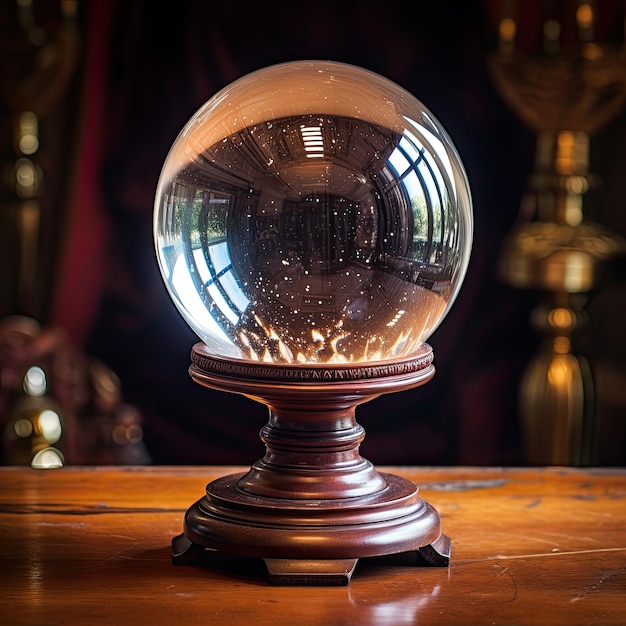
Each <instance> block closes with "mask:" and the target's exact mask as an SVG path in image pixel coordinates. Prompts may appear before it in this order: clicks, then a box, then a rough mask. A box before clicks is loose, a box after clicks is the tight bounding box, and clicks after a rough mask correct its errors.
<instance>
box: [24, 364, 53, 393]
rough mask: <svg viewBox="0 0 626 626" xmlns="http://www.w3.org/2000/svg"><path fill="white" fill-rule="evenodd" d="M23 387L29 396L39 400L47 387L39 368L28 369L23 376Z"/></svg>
mask: <svg viewBox="0 0 626 626" xmlns="http://www.w3.org/2000/svg"><path fill="white" fill-rule="evenodd" d="M23 387H24V391H25V392H26V393H27V394H28V395H29V396H32V397H33V398H40V397H41V396H43V395H44V394H45V393H46V389H47V387H48V383H47V380H46V373H45V372H44V371H43V370H42V369H41V367H37V366H33V367H30V368H29V369H28V371H27V372H26V376H24V382H23Z"/></svg>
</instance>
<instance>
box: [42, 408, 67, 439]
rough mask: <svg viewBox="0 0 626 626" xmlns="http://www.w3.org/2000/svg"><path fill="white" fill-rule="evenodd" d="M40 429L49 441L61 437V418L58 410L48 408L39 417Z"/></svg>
mask: <svg viewBox="0 0 626 626" xmlns="http://www.w3.org/2000/svg"><path fill="white" fill-rule="evenodd" d="M37 425H38V426H39V431H40V432H41V434H42V436H43V437H44V439H45V440H46V441H47V442H48V443H55V442H57V441H58V440H59V439H60V438H61V432H62V430H63V429H62V427H61V418H60V417H59V414H58V413H57V412H56V411H52V410H51V409H46V410H45V411H42V412H41V413H40V414H39V417H38V419H37Z"/></svg>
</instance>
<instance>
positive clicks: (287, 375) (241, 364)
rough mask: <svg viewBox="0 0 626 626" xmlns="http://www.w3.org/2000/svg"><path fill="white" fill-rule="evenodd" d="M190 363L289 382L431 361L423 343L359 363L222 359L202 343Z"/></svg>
mask: <svg viewBox="0 0 626 626" xmlns="http://www.w3.org/2000/svg"><path fill="white" fill-rule="evenodd" d="M191 360H192V362H193V366H192V368H193V367H195V368H196V369H197V370H199V371H200V372H206V373H210V374H215V375H218V376H221V377H228V378H235V379H238V380H242V379H245V380H257V381H258V380H273V381H290V382H311V383H320V382H350V381H358V380H372V379H380V378H392V377H397V376H405V375H410V374H413V373H416V372H419V371H421V370H425V369H427V368H428V367H430V366H431V365H432V363H433V350H432V348H431V347H430V346H429V345H428V344H424V345H423V346H422V349H421V350H420V352H419V353H418V354H416V355H415V356H413V357H410V358H405V359H399V360H397V361H389V362H376V363H359V364H354V363H350V364H343V363H337V364H332V365H329V364H326V363H324V364H319V365H317V364H307V365H294V364H276V363H262V362H250V361H238V360H226V359H223V358H220V357H216V356H214V355H212V354H210V353H209V352H208V350H207V348H206V346H205V345H204V344H203V343H197V344H196V345H195V346H194V347H193V348H192V351H191Z"/></svg>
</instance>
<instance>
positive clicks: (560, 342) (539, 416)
mask: <svg viewBox="0 0 626 626" xmlns="http://www.w3.org/2000/svg"><path fill="white" fill-rule="evenodd" d="M606 7H607V5H606V4H605V5H604V8H605V9H606ZM532 8H533V7H532V5H531V9H532ZM527 9H528V5H524V3H517V2H515V1H513V0H508V1H507V0H505V1H503V2H502V3H501V10H502V12H501V15H500V19H499V22H498V25H497V29H498V35H499V46H498V49H497V51H496V52H494V53H493V54H492V55H491V56H490V58H489V67H490V70H491V75H492V77H493V80H494V82H495V84H496V86H497V88H498V90H499V91H500V93H501V95H502V97H503V99H504V100H505V101H506V102H507V104H508V105H509V106H510V107H511V109H512V110H513V111H514V112H515V113H516V114H517V115H518V116H519V118H520V119H521V120H522V121H523V123H524V124H526V126H528V128H529V129H530V130H531V131H533V132H534V133H535V134H536V135H537V147H536V153H535V163H534V170H533V172H532V173H531V175H530V177H529V181H528V186H527V190H526V192H525V194H524V198H523V201H522V212H521V214H520V219H519V220H518V222H517V223H516V224H515V225H514V227H513V229H512V230H511V232H510V233H509V234H508V235H507V237H506V240H505V242H504V245H503V249H502V255H501V259H500V262H501V274H502V276H503V279H504V280H506V281H507V282H508V283H510V284H511V285H513V286H515V287H518V288H521V289H533V290H536V291H538V292H539V296H538V300H539V302H538V304H537V306H536V308H535V309H534V311H533V313H532V315H531V320H532V323H533V326H534V327H535V328H536V329H537V330H538V331H539V332H540V333H541V334H542V335H543V336H545V339H544V341H542V343H541V346H540V347H539V350H538V352H537V354H536V355H535V356H534V357H533V359H532V360H531V361H530V363H529V365H528V367H527V369H526V371H525V373H524V375H523V376H522V380H521V384H520V418H521V425H522V436H523V443H524V454H525V458H526V460H527V461H528V462H529V463H531V464H533V465H546V464H556V465H595V464H597V463H598V462H600V461H601V460H605V461H606V460H607V459H608V458H610V456H609V455H612V456H613V458H614V461H615V462H617V463H619V462H620V456H619V455H620V453H621V450H619V448H618V449H617V450H611V449H610V446H612V445H614V442H616V441H617V442H619V441H621V442H624V441H625V437H624V434H625V432H626V424H625V419H624V414H626V403H624V402H623V400H622V402H621V403H619V404H621V406H619V412H618V414H617V416H616V419H613V418H612V416H611V414H610V409H611V406H610V405H611V402H612V400H614V398H611V397H610V396H609V397H606V396H605V394H604V392H605V390H606V388H605V386H604V385H603V383H604V381H605V380H606V378H607V377H611V376H612V377H613V378H614V379H615V378H617V377H622V379H623V380H625V381H626V372H625V371H624V369H623V367H620V365H619V364H618V363H612V364H609V363H608V362H606V361H605V360H602V359H596V358H595V355H594V356H592V357H591V359H590V356H588V355H587V354H585V352H590V353H593V351H594V350H595V346H594V345H593V344H594V343H595V340H594V338H593V337H589V338H588V339H589V342H590V344H591V345H589V346H588V347H587V348H586V349H585V348H584V347H583V346H581V334H582V333H584V332H585V331H586V326H587V308H586V305H587V302H588V300H589V299H590V298H593V297H594V296H595V295H596V294H598V293H600V292H601V291H602V290H603V289H604V288H606V287H607V286H609V285H610V283H611V282H612V281H613V280H614V279H615V275H616V271H615V270H616V267H620V265H619V263H620V262H621V267H622V269H623V267H624V264H623V260H624V258H626V239H624V237H623V236H622V235H621V234H619V233H617V232H614V231H612V230H610V229H609V228H607V227H605V226H603V225H601V224H598V223H596V222H594V221H591V220H589V219H587V218H586V213H587V211H586V210H585V209H586V201H585V195H586V194H587V192H588V191H590V190H591V189H593V188H594V187H598V186H599V185H600V184H601V180H600V178H599V177H598V176H597V175H596V174H594V173H592V172H590V170H589V144H590V141H591V138H592V137H593V136H594V135H595V134H596V133H597V132H598V131H599V130H600V129H601V128H602V127H603V126H605V125H606V124H607V123H608V122H609V121H611V120H612V119H613V118H615V117H616V116H617V115H618V114H619V113H620V112H621V111H622V109H623V108H624V103H625V101H626V54H625V43H624V38H623V33H622V32H621V31H622V30H623V15H620V13H619V12H615V13H614V14H611V13H609V15H602V13H601V11H602V3H599V6H598V7H596V3H595V2H591V1H588V0H578V1H577V2H571V3H555V2H549V3H545V4H544V6H543V7H542V9H543V10H542V11H541V13H540V15H538V16H537V18H536V19H535V20H530V21H529V20H524V17H525V16H524V12H525V11H526V10H527ZM599 16H600V17H601V18H603V19H604V23H602V22H601V21H600V20H599ZM607 17H612V18H614V22H611V21H607ZM620 18H621V19H620ZM620 22H622V24H621V28H619V29H618V30H617V32H615V26H617V25H619V24H620ZM520 23H521V24H522V27H524V28H529V27H534V29H535V31H537V30H538V31H539V36H538V37H537V40H538V41H537V42H536V43H535V44H534V45H530V46H528V45H527V46H526V47H524V43H525V42H524V34H523V33H518V25H519V24H520ZM533 35H534V33H533V34H532V35H531V36H533ZM603 37H608V38H609V40H608V41H607V42H605V41H603ZM611 37H612V38H614V40H613V41H611V39H610V38H611ZM518 39H521V40H522V42H523V43H522V45H521V47H520V45H519V44H518ZM526 41H527V40H526ZM622 311H623V309H622ZM607 370H609V371H607ZM607 427H608V428H607ZM605 431H606V432H605ZM607 435H609V438H608V439H607Z"/></svg>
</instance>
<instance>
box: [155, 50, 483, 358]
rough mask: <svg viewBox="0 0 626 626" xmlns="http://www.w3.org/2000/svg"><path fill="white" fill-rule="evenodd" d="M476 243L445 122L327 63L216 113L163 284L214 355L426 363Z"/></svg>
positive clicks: (385, 87)
mask: <svg viewBox="0 0 626 626" xmlns="http://www.w3.org/2000/svg"><path fill="white" fill-rule="evenodd" d="M472 228H473V227H472V205H471V196H470V191H469V185H468V182H467V177H466V174H465V170H464V168H463V164H462V163H461V160H460V158H459V156H458V154H457V151H456V149H455V147H454V145H453V144H452V141H451V139H450V137H449V136H448V134H447V133H446V131H445V130H444V129H443V127H442V125H441V124H440V123H439V122H438V121H437V119H436V118H435V117H434V116H433V114H432V113H431V112H430V111H429V110H428V109H427V108H426V107H425V106H424V105H423V104H422V103H421V102H420V101H419V100H417V99H416V98H415V97H414V96H412V95H411V94H410V93H408V92H407V91H405V90H404V89H403V88H401V87H400V86H398V85H397V84H395V83H393V82H392V81H390V80H388V79H386V78H384V77H382V76H380V75H378V74H375V73H372V72H370V71H368V70H365V69H362V68H359V67H355V66H352V65H347V64H344V63H336V62H327V61H302V62H290V63H283V64H280V65H274V66H271V67H268V68H265V69H261V70H258V71H256V72H253V73H252V74H249V75H247V76H244V77H243V78H240V79H239V80H237V81H235V82H234V83H232V84H231V85H229V86H227V87H225V88H224V89H222V90H221V91H220V92H219V93H217V94H216V95H215V96H213V97H212V98H211V99H210V100H208V101H207V102H206V103H205V104H204V105H203V106H202V107H201V108H200V109H199V110H198V111H197V112H196V114H195V115H194V116H193V117H192V118H191V119H190V120H189V122H188V123H187V124H186V125H185V127H184V128H183V129H182V131H181V132H180V134H179V135H178V137H177V138H176V140H175V142H174V144H173V145H172V148H171V150H170V152H169V154H168V156H167V159H166V160H165V163H164V165H163V169H162V171H161V176H160V179H159V183H158V188H157V193H156V198H155V206H154V238H155V245H156V252H157V258H158V263H159V267H160V270H161V273H162V275H163V279H164V281H165V284H166V286H167V289H168V291H169V294H170V296H171V297H172V299H173V301H174V303H175V304H176V306H177V308H178V309H179V311H180V313H181V315H182V316H183V318H184V319H185V320H186V321H187V323H188V324H189V325H190V326H191V328H192V329H193V330H194V331H195V332H196V334H197V335H198V336H199V337H200V339H201V340H202V341H203V342H204V343H205V344H206V347H207V349H208V351H209V352H210V353H211V354H213V355H215V356H216V357H223V358H225V359H240V360H244V361H262V362H269V363H281V364H298V363H300V364H306V365H309V364H317V363H323V364H326V363H371V362H377V361H390V360H398V359H402V358H408V357H411V356H412V355H414V354H416V353H417V352H418V351H419V349H420V347H421V346H422V344H423V343H424V342H425V341H426V340H427V339H428V338H429V336H430V335H431V334H432V332H433V331H434V330H435V328H436V327H437V326H438V324H439V323H440V322H441V320H442V318H443V317H444V316H445V314H446V312H447V311H448V309H449V308H450V306H451V304H452V302H453V301H454V299H455V297H456V295H457V293H458V291H459V288H460V286H461V283H462V280H463V277H464V274H465V271H466V268H467V264H468V261H469V256H470V249H471V239H472Z"/></svg>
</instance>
